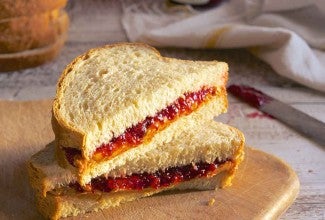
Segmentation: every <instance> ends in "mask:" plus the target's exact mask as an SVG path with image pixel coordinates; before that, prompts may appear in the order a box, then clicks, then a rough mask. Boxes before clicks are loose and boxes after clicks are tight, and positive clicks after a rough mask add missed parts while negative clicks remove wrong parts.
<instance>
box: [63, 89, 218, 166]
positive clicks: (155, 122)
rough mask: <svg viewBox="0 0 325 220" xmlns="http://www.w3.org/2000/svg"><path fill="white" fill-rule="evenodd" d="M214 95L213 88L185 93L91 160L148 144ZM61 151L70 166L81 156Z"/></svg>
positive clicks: (76, 152)
mask: <svg viewBox="0 0 325 220" xmlns="http://www.w3.org/2000/svg"><path fill="white" fill-rule="evenodd" d="M215 95H216V89H215V87H203V88H202V89H201V90H199V91H197V92H189V93H185V94H184V95H183V96H182V97H180V98H178V99H177V100H176V101H175V102H173V103H172V104H170V105H169V106H167V107H166V108H164V109H163V110H161V111H159V112H158V113H156V114H155V116H153V117H151V116H148V117H146V118H145V120H143V121H142V122H139V123H138V124H136V125H134V126H132V127H130V128H127V129H126V131H125V132H124V133H123V134H121V135H120V136H117V137H114V138H112V140H111V141H110V142H109V143H106V144H102V145H101V146H100V147H98V148H97V149H96V151H95V152H94V155H93V157H92V159H94V160H95V161H100V160H102V159H103V158H106V159H109V158H111V157H114V156H115V155H118V154H120V153H122V152H124V151H126V150H128V149H130V148H133V147H136V146H138V145H140V144H142V143H147V142H149V141H150V140H151V139H152V137H153V136H154V135H155V134H156V133H157V132H159V131H161V130H163V129H164V128H166V127H167V126H168V125H169V124H170V123H172V122H173V121H175V120H176V119H177V118H179V117H181V116H185V115H189V114H190V113H192V112H193V111H195V110H196V109H198V108H199V107H200V106H201V105H202V104H203V103H204V102H207V101H208V100H209V99H211V98H212V97H213V96H215ZM63 150H64V151H65V154H66V158H67V160H68V162H69V163H70V164H71V165H74V160H75V158H76V157H80V156H81V151H80V150H78V149H73V148H68V147H64V148H63Z"/></svg>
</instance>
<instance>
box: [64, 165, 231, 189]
mask: <svg viewBox="0 0 325 220" xmlns="http://www.w3.org/2000/svg"><path fill="white" fill-rule="evenodd" d="M227 161H229V160H226V161H219V160H217V159H216V160H215V161H214V162H212V163H206V162H199V163H192V164H189V165H185V166H177V167H170V168H167V169H166V170H164V171H162V170H158V171H156V172H155V173H146V172H145V173H141V174H132V175H129V176H125V177H117V178H112V177H107V178H105V177H103V176H101V177H97V178H94V179H92V180H91V182H90V184H88V185H86V189H87V191H92V192H94V191H95V190H98V191H102V192H111V191H119V190H142V189H146V188H153V189H158V188H161V187H168V186H170V185H173V184H177V183H180V182H184V181H188V180H191V179H194V178H200V177H207V176H213V175H214V174H215V172H216V169H217V168H218V166H220V165H221V164H224V163H226V162H227ZM69 186H70V187H72V188H74V189H75V190H76V191H78V192H85V191H86V190H85V189H83V188H82V187H81V186H80V185H79V184H78V183H71V184H70V185H69Z"/></svg>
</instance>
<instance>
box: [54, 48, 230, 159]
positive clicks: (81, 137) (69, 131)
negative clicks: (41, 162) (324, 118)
mask: <svg viewBox="0 0 325 220" xmlns="http://www.w3.org/2000/svg"><path fill="white" fill-rule="evenodd" d="M120 46H122V47H123V46H134V47H138V48H143V49H148V50H150V51H152V53H154V54H155V55H156V56H157V59H158V60H162V61H164V62H166V63H168V62H173V61H175V60H176V59H173V58H167V57H162V56H161V55H160V53H159V52H158V51H157V50H156V49H155V48H153V47H151V46H149V45H147V44H143V43H117V44H111V45H106V46H104V47H100V48H94V49H91V50H89V51H88V52H86V53H85V54H83V55H80V56H78V57H77V58H75V59H74V60H73V61H72V63H70V64H69V65H68V66H67V67H66V68H65V70H64V71H63V73H62V75H61V77H60V79H59V80H58V84H57V94H56V97H55V99H54V102H53V108H52V113H53V117H52V125H53V131H54V133H55V135H56V140H59V142H60V141H62V142H65V143H69V146H65V147H73V148H79V149H81V151H82V154H83V155H82V156H83V158H85V159H86V160H89V159H90V156H89V155H87V154H86V153H85V149H86V140H87V134H86V133H85V132H83V131H82V130H80V129H78V128H77V127H75V126H74V125H73V124H69V123H67V122H66V121H65V119H64V117H63V116H62V115H61V113H60V107H61V106H60V101H61V99H62V97H63V96H64V91H65V88H67V87H68V85H67V84H66V83H65V78H66V77H67V75H68V74H69V73H70V72H71V71H72V70H73V69H74V67H75V66H76V64H77V63H78V62H80V61H82V60H86V59H88V57H89V56H90V55H92V54H94V53H96V52H98V51H99V50H103V49H109V48H113V47H120ZM177 61H178V62H182V63H186V64H190V63H192V62H193V61H188V60H178V59H177ZM198 62H200V63H207V64H211V62H210V61H198ZM227 68H228V67H227ZM227 68H226V69H224V75H223V78H222V82H221V84H223V87H224V88H225V85H226V82H227V80H228V74H227V73H228V69H227ZM218 89H220V88H218ZM223 95H224V96H226V92H225V93H224V94H223ZM57 143H58V142H57Z"/></svg>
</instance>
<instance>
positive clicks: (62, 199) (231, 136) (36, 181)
mask: <svg viewBox="0 0 325 220" xmlns="http://www.w3.org/2000/svg"><path fill="white" fill-rule="evenodd" d="M244 141H245V140H244V136H243V134H242V133H241V132H240V131H239V130H237V129H235V128H233V127H231V126H228V125H225V124H222V123H217V122H214V121H203V122H202V123H201V124H197V125H189V126H188V127H186V129H185V130H183V131H182V133H181V134H180V136H179V138H178V139H174V140H170V141H169V142H166V143H164V144H161V145H156V146H153V147H150V148H147V149H142V150H143V151H142V153H141V154H138V157H137V158H130V159H129V160H128V159H126V160H125V161H124V162H123V163H112V164H111V165H112V168H111V170H110V171H109V172H108V173H106V174H105V175H103V176H102V178H104V176H107V177H108V178H119V177H127V176H131V175H132V174H135V173H136V174H140V173H142V174H145V173H155V172H156V171H157V170H161V171H164V170H165V171H166V170H167V169H168V168H170V167H182V166H185V165H188V164H197V163H199V162H207V163H213V161H215V160H216V159H217V160H218V161H222V162H220V164H219V165H218V167H217V168H216V170H215V171H214V172H213V174H211V175H208V176H206V177H200V178H199V177H196V178H194V179H191V180H188V181H185V182H182V181H181V182H179V183H175V182H174V183H173V184H171V185H169V186H166V187H158V188H151V187H148V188H144V189H142V190H123V189H120V190H118V189H115V190H114V191H112V192H101V191H98V190H96V189H93V191H90V192H86V191H85V192H83V193H80V192H78V191H76V190H75V189H74V188H72V187H71V185H70V186H69V184H70V183H74V182H76V180H77V176H75V175H74V174H73V173H72V172H71V170H69V169H63V168H62V167H60V166H59V165H58V163H57V160H56V158H55V147H54V144H53V143H51V144H49V145H48V146H47V147H46V148H45V149H44V150H42V151H40V152H39V153H37V154H35V155H34V156H33V157H32V158H31V161H30V162H29V164H28V167H29V168H28V170H29V175H30V181H31V185H32V187H33V188H34V189H35V191H36V195H37V200H38V208H39V210H40V212H41V213H42V214H43V215H44V216H46V217H49V218H59V217H65V216H71V215H74V216H75V215H78V214H81V213H85V212H89V211H98V210H101V209H104V208H109V207H114V206H117V205H119V204H120V203H123V202H126V201H132V200H135V199H137V198H141V197H145V196H149V195H152V194H155V193H158V192H161V191H164V190H170V189H211V188H219V187H224V186H228V185H231V180H232V178H233V176H234V174H235V171H236V170H237V168H238V165H239V163H240V162H241V161H242V159H243V157H244V151H243V149H244ZM137 150H138V148H133V149H131V150H129V152H130V154H132V151H137Z"/></svg>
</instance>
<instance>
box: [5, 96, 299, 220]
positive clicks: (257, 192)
mask: <svg viewBox="0 0 325 220" xmlns="http://www.w3.org/2000/svg"><path fill="white" fill-rule="evenodd" d="M50 105H51V102H50V101H34V102H10V101H0V155H1V157H0V169H1V172H0V175H1V176H0V195H1V197H0V204H1V205H0V219H41V216H40V215H39V214H38V212H37V210H36V207H35V205H34V198H33V192H32V189H31V188H30V186H29V183H28V176H27V172H26V166H25V164H26V161H27V160H28V159H29V158H30V156H31V155H32V154H34V153H36V152H37V151H38V150H40V149H41V148H43V147H44V146H45V144H47V143H48V142H50V141H51V140H53V138H54V135H53V133H52V130H51V126H50V118H51V111H50ZM298 191H299V180H298V178H297V175H296V174H295V172H294V171H293V170H292V169H291V168H290V167H289V166H288V165H287V164H286V163H285V162H283V161H281V160H280V159H278V158H276V157H274V156H272V155H269V154H266V153H264V152H262V151H259V150H255V149H252V148H249V147H247V148H246V158H245V160H244V161H243V163H242V164H241V166H240V167H239V170H238V174H237V175H236V177H235V179H234V181H233V185H232V187H228V188H226V189H222V190H217V191H214V190H212V191H200V192H198V191H192V192H186V193H172V194H171V193H164V194H160V195H156V196H153V197H150V198H144V199H140V200H138V201H134V202H130V203H126V204H123V205H121V206H120V207H117V208H113V209H108V210H105V211H102V212H99V213H92V214H87V215H85V216H83V217H82V218H87V219H94V218H97V219H261V218H265V219H271V218H276V217H279V216H280V215H281V214H282V213H283V212H284V211H285V210H286V209H287V208H288V207H289V206H290V205H291V204H292V203H293V201H294V200H295V198H296V196H297V194H298ZM212 199H214V200H215V203H214V204H213V205H211V206H210V205H209V201H211V200H212ZM72 219H77V218H72ZM78 219H79V218H78Z"/></svg>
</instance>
